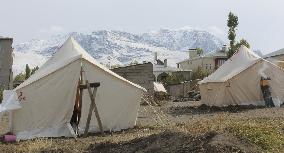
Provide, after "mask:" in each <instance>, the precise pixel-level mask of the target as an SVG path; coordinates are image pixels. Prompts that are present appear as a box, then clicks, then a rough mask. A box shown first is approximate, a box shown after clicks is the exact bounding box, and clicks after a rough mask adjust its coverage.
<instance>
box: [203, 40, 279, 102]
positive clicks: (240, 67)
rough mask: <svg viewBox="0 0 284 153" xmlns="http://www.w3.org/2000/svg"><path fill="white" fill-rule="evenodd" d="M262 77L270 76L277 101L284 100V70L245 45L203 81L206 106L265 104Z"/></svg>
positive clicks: (270, 82)
mask: <svg viewBox="0 0 284 153" xmlns="http://www.w3.org/2000/svg"><path fill="white" fill-rule="evenodd" d="M261 77H269V78H270V79H271V80H270V81H269V86H270V90H271V95H272V99H273V102H274V104H275V105H276V106H279V105H280V104H282V103H283V101H284V71H283V69H281V68H280V67H279V66H277V65H275V64H273V63H271V62H269V61H267V60H265V59H263V58H261V57H259V56H258V55H256V54H255V53H254V52H252V51H251V50H249V49H248V48H246V47H245V46H241V47H240V49H239V50H238V51H237V52H236V53H235V54H234V55H233V56H232V57H231V58H230V59H228V60H227V61H226V62H225V63H224V64H223V65H222V66H221V67H220V68H219V69H217V70H216V71H215V72H214V73H212V74H211V75H209V76H208V77H206V78H204V79H203V80H202V81H200V82H199V88H200V93H201V101H202V103H204V104H206V105H211V106H212V105H214V106H227V105H250V104H252V105H265V102H264V100H263V95H262V91H261V87H260V79H261Z"/></svg>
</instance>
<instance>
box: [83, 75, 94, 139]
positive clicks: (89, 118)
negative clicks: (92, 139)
mask: <svg viewBox="0 0 284 153" xmlns="http://www.w3.org/2000/svg"><path fill="white" fill-rule="evenodd" d="M86 85H87V89H88V90H91V89H90V84H89V81H88V80H86ZM89 94H90V98H91V104H90V108H89V114H88V118H87V123H86V127H85V131H84V135H83V137H87V135H88V132H89V127H90V121H91V117H92V113H93V105H94V104H93V95H92V93H91V92H89Z"/></svg>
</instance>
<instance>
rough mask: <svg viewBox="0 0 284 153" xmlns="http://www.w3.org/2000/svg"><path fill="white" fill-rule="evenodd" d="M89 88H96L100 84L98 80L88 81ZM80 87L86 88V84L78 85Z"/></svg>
mask: <svg viewBox="0 0 284 153" xmlns="http://www.w3.org/2000/svg"><path fill="white" fill-rule="evenodd" d="M89 84H90V87H91V88H97V87H99V86H100V85H101V84H100V83H99V82H94V83H89ZM80 89H87V85H83V84H81V85H80Z"/></svg>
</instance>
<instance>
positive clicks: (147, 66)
mask: <svg viewBox="0 0 284 153" xmlns="http://www.w3.org/2000/svg"><path fill="white" fill-rule="evenodd" d="M111 70H112V71H113V72H115V73H117V74H118V75H120V76H122V77H124V78H125V79H127V80H129V81H131V82H133V83H136V84H139V85H140V86H142V87H144V88H145V89H147V91H148V92H149V93H150V94H153V93H154V84H153V82H154V80H155V76H154V75H153V64H152V63H151V62H149V63H144V64H136V65H130V66H125V67H118V68H114V69H111Z"/></svg>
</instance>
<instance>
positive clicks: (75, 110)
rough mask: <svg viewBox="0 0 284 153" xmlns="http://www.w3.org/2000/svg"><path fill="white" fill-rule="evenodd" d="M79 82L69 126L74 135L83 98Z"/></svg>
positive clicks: (76, 132) (79, 117)
mask: <svg viewBox="0 0 284 153" xmlns="http://www.w3.org/2000/svg"><path fill="white" fill-rule="evenodd" d="M80 84H81V80H80V79H79V81H78V85H77V91H76V98H75V104H74V108H73V114H72V117H71V120H70V124H71V126H72V127H73V130H74V132H75V134H76V135H77V134H78V125H79V123H80V119H81V112H82V97H83V89H81V88H80Z"/></svg>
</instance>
